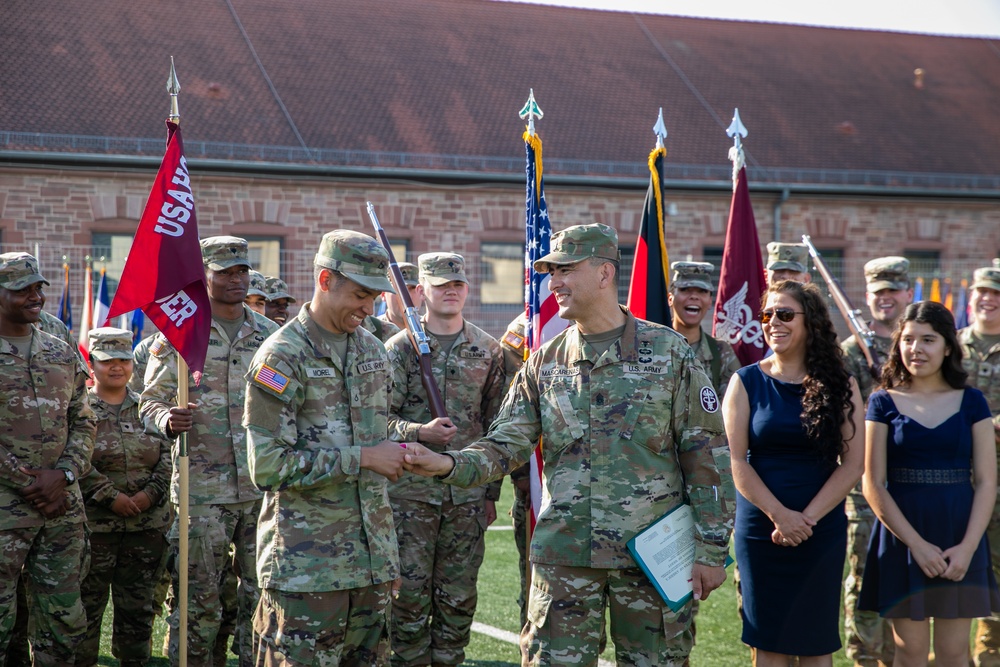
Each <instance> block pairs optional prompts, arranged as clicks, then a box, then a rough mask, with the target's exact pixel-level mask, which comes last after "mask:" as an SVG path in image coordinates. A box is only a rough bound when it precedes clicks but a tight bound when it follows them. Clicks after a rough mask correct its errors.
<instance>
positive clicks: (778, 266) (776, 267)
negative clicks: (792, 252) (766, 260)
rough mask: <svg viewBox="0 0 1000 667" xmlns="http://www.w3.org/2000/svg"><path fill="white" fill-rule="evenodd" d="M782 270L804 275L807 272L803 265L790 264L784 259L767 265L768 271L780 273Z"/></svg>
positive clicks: (797, 263)
mask: <svg viewBox="0 0 1000 667" xmlns="http://www.w3.org/2000/svg"><path fill="white" fill-rule="evenodd" d="M782 269H784V270H786V271H795V272H797V273H805V272H806V271H808V269H806V266H805V265H804V264H800V263H799V262H790V261H788V260H784V259H779V260H778V261H776V262H771V263H770V264H768V265H767V270H768V271H781V270H782Z"/></svg>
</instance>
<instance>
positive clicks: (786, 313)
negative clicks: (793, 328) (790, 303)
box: [757, 308, 805, 324]
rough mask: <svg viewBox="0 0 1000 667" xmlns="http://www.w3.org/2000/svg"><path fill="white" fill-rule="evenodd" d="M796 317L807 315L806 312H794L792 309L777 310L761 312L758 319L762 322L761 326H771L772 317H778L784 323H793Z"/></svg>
mask: <svg viewBox="0 0 1000 667" xmlns="http://www.w3.org/2000/svg"><path fill="white" fill-rule="evenodd" d="M796 315H805V312H803V311H801V310H792V309H791V308H775V309H773V310H762V311H760V312H759V313H758V314H757V319H759V320H760V323H761V324H770V323H771V318H772V317H777V318H778V319H779V320H781V321H782V322H791V321H792V320H794V319H795V316H796Z"/></svg>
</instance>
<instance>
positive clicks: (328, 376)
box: [244, 230, 406, 667]
mask: <svg viewBox="0 0 1000 667" xmlns="http://www.w3.org/2000/svg"><path fill="white" fill-rule="evenodd" d="M388 262H389V259H388V255H387V254H386V252H385V250H384V249H383V248H382V246H381V245H379V244H378V242H377V241H375V239H373V238H371V237H370V236H366V235H364V234H360V233H358V232H351V231H346V230H339V231H334V232H330V233H328V234H326V235H325V236H324V237H323V240H322V241H321V243H320V247H319V252H318V253H317V255H316V258H315V275H316V287H315V290H314V292H313V299H312V301H311V302H309V303H306V304H305V305H304V306H303V307H302V309H301V310H300V311H299V313H298V315H297V316H296V318H295V319H294V320H292V321H291V322H290V323H289V324H287V325H286V326H284V327H283V328H282V329H281V330H280V331H279V332H278V333H277V334H275V335H274V336H272V337H271V338H270V339H268V341H267V342H266V343H265V344H264V346H263V347H262V348H261V349H260V351H259V352H258V353H257V355H256V356H255V357H254V359H253V363H252V365H251V368H250V372H249V373H248V374H247V376H246V378H247V383H248V384H247V397H246V409H245V412H244V425H245V426H246V428H247V433H248V439H249V447H248V448H249V452H248V455H249V462H250V473H251V475H252V476H253V481H254V483H255V484H256V485H257V486H258V487H259V488H261V489H263V490H264V505H263V509H262V511H261V515H260V524H259V530H258V540H259V549H258V559H257V573H258V578H259V581H260V585H261V587H262V589H263V590H262V592H261V600H260V605H259V606H258V607H257V612H256V614H255V617H254V632H255V637H254V639H255V644H256V653H257V662H256V664H257V665H258V667H265V666H277V665H289V666H291V665H314V666H317V667H319V666H322V667H336V666H337V665H345V666H346V665H366V666H367V665H385V664H387V663H388V653H389V613H390V589H391V587H392V582H393V580H395V579H396V578H397V577H398V576H399V559H398V556H397V552H396V533H395V531H394V529H393V524H392V509H391V508H390V506H389V497H388V494H387V491H386V478H388V479H397V478H398V476H399V474H400V473H401V472H402V465H403V455H404V454H405V452H406V450H405V449H404V448H403V447H401V446H400V444H399V443H396V442H392V441H389V440H387V435H388V421H387V418H388V408H389V392H390V382H391V380H390V377H391V376H390V373H389V364H388V361H387V360H386V354H385V349H384V348H383V346H382V343H380V342H379V341H378V339H376V338H375V337H374V336H372V335H371V334H370V333H369V332H367V331H365V330H363V329H361V328H360V324H361V322H362V320H363V319H364V318H365V317H366V316H368V315H370V314H371V313H372V309H373V304H374V300H375V297H376V296H377V295H378V293H379V292H381V291H383V290H389V289H391V288H390V286H389V284H388V281H387V280H386V277H385V271H386V267H387V266H388Z"/></svg>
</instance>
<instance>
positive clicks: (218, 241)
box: [201, 236, 250, 271]
mask: <svg viewBox="0 0 1000 667" xmlns="http://www.w3.org/2000/svg"><path fill="white" fill-rule="evenodd" d="M201 261H202V262H203V263H204V264H205V268H208V269H211V270H212V271H222V270H223V269H228V268H229V267H231V266H247V267H248V266H250V246H249V244H248V243H247V240H246V239H241V238H239V237H238V236H210V237H208V238H207V239H202V240H201Z"/></svg>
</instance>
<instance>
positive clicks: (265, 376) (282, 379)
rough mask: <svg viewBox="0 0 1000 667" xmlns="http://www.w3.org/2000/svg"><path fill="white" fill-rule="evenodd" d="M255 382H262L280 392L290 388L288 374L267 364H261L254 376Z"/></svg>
mask: <svg viewBox="0 0 1000 667" xmlns="http://www.w3.org/2000/svg"><path fill="white" fill-rule="evenodd" d="M253 379H254V382H257V383H258V384H261V385H263V386H265V387H267V388H268V389H271V390H272V391H276V392H278V393H279V394H280V393H282V392H283V391H285V389H287V388H288V376H287V375H282V374H281V373H279V372H278V371H276V370H275V369H273V368H271V367H270V366H268V365H267V364H264V365H263V366H261V367H260V368H259V369H258V370H257V372H256V373H254V376H253Z"/></svg>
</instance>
